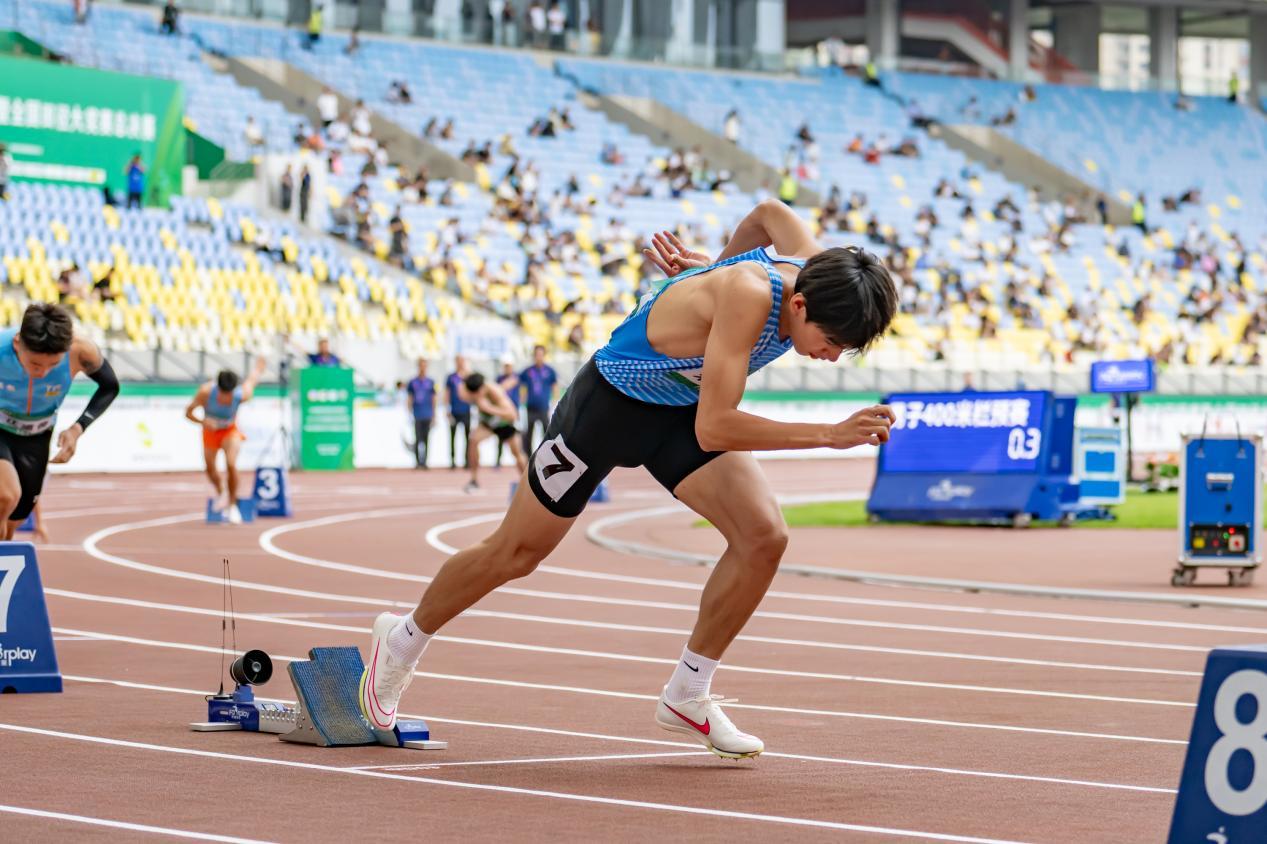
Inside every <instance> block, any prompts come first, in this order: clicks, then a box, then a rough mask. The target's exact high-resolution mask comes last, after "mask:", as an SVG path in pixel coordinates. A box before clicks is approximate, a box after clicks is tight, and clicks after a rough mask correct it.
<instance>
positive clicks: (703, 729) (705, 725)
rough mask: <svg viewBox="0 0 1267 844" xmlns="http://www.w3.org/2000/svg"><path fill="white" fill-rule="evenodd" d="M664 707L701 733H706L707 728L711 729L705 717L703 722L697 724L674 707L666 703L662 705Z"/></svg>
mask: <svg viewBox="0 0 1267 844" xmlns="http://www.w3.org/2000/svg"><path fill="white" fill-rule="evenodd" d="M664 708H665V709H667V710H669V711H670V712H672V713H673V714H674V715H676V716H677V717H679V718H681V719H682V720H683V721H685V722H686V723H688V724H690V725H691V726H692V727H694V728H695V729H697V730H699V731H700V732H701V733H703V734H704V735H708V732H709V730H711V729H712V727H711V726H709V724H708V719H707V718H705V719H704V723H703V724H697V723H695V722H694V721H692V720H691V719H690V718H687V717H686V716H685V715H683V714H682V713H681V712H678V711H677V710H676V709H674V708H673V707H672V706H669V705H668V704H667V703H666V704H665V705H664Z"/></svg>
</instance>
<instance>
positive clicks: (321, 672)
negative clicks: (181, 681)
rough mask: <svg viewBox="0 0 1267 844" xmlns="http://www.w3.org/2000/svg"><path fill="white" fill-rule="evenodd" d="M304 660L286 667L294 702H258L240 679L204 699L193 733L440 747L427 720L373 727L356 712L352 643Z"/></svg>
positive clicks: (357, 657)
mask: <svg viewBox="0 0 1267 844" xmlns="http://www.w3.org/2000/svg"><path fill="white" fill-rule="evenodd" d="M308 657H309V659H308V660H306V661H305V660H296V661H295V662H292V663H290V665H289V666H288V667H287V673H288V674H289V675H290V680H291V683H293V684H294V687H295V698H296V704H295V706H293V707H292V706H286V705H285V704H281V703H275V702H267V701H257V700H255V694H254V692H253V691H252V690H251V687H250V685H247V684H245V683H239V684H238V686H237V688H236V689H234V691H233V694H232V695H224V696H213V697H211V698H209V699H208V701H207V720H206V721H198V722H195V723H192V724H190V725H189V726H190V729H192V730H194V731H195V732H221V731H225V730H245V731H247V732H259V733H274V734H276V735H277V736H278V738H280V739H281V740H282V741H290V742H297V743H299V744H314V745H317V746H319V747H357V746H363V745H371V744H381V745H385V746H387V747H404V748H407V749H410V750H444V749H445V748H447V747H448V746H449V743H448V742H445V741H432V740H431V731H430V729H429V728H428V727H427V722H426V721H421V720H416V719H415V720H399V721H397V722H396V727H395V729H393V730H392V731H391V732H386V731H383V730H375V729H374V728H373V727H371V726H370V723H369V722H368V721H366V720H365V716H364V715H362V714H361V707H360V703H359V702H358V700H357V698H358V697H359V695H360V684H361V673H362V672H363V671H364V669H365V664H364V663H363V662H362V661H361V652H360V651H359V650H357V649H356V648H352V647H337V648H313V649H312V650H310V651H309V652H308Z"/></svg>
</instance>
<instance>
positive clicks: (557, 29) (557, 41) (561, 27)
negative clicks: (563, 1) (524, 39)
mask: <svg viewBox="0 0 1267 844" xmlns="http://www.w3.org/2000/svg"><path fill="white" fill-rule="evenodd" d="M546 24H547V26H548V27H549V29H550V49H551V50H559V51H561V50H563V48H564V47H565V46H566V44H565V43H564V33H565V32H566V30H567V25H568V14H567V12H565V11H563V7H562V6H560V5H559V1H558V0H554V2H553V3H551V4H550V11H549V12H547V13H546Z"/></svg>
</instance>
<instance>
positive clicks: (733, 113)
mask: <svg viewBox="0 0 1267 844" xmlns="http://www.w3.org/2000/svg"><path fill="white" fill-rule="evenodd" d="M722 134H723V135H725V136H726V140H728V141H730V142H731V143H732V144H738V143H739V112H738V111H737V110H736V109H733V108H732V109H731V110H730V112H729V113H728V114H727V115H726V120H725V122H724V123H723V124H722Z"/></svg>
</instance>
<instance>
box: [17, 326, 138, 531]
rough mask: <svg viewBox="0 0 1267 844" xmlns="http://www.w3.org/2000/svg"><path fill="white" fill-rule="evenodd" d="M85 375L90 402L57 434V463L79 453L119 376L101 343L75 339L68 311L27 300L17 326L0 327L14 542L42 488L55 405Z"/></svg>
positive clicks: (112, 395) (110, 399) (113, 392)
mask: <svg viewBox="0 0 1267 844" xmlns="http://www.w3.org/2000/svg"><path fill="white" fill-rule="evenodd" d="M80 372H82V373H84V374H85V375H87V376H88V377H89V378H91V379H92V380H94V381H96V382H97V390H96V392H95V393H93V395H92V398H91V399H89V401H88V407H87V409H85V410H84V412H83V413H82V414H81V415H80V417H79V419H77V420H76V421H75V422H74V424H72V425H71V426H70V427H69V428H66V429H64V430H63V431H62V432H61V433H60V434H58V435H57V454H56V455H54V456H53V458H52V461H51V462H53V463H65V462H66V461H68V460H70V459H71V458H72V457H74V456H75V448H76V446H77V444H78V442H79V438H80V436H82V435H83V433H84V431H85V430H86V429H87V428H88V426H89V425H90V424H92V422H93V420H95V419H96V418H97V417H98V416H100V415H101V414H102V413H104V412H105V410H106V408H107V407H109V406H110V403H111V402H113V401H114V398H115V396H117V395H118V394H119V380H118V378H116V377H115V374H114V370H113V369H112V368H111V367H110V363H109V362H108V361H107V360H106V359H105V358H104V357H103V356H102V354H101V350H100V349H98V348H97V346H96V344H95V343H93V342H92V341H91V340H89V339H87V338H86V337H80V336H76V335H75V333H74V321H73V320H72V319H71V316H70V313H69V312H68V311H66V310H65V309H64V308H61V307H59V306H57V305H53V304H47V303H36V304H33V305H29V306H28V307H27V309H26V312H25V313H24V314H23V315H22V324H21V326H20V327H19V328H16V329H13V328H11V329H8V330H6V331H0V510H2V511H3V513H0V518H3V519H4V522H3V526H2V527H0V532H2V538H4V539H12V538H13V533H14V531H15V530H17V527H18V525H20V524H22V522H23V521H25V520H26V517H27V516H28V515H30V513H31V511H32V509H33V508H34V507H35V504H36V502H37V501H38V500H39V497H40V492H41V490H42V489H43V487H44V475H45V470H46V469H47V468H48V464H49V462H50V460H49V456H48V453H49V448H50V446H51V444H52V440H53V429H54V428H55V427H56V425H57V410H58V408H60V407H61V405H62V402H63V401H65V399H66V395H67V393H69V392H70V382H71V381H72V380H74V378H75V376H76V375H77V374H79V373H80Z"/></svg>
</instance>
